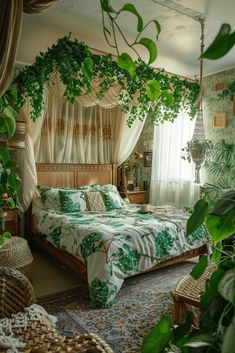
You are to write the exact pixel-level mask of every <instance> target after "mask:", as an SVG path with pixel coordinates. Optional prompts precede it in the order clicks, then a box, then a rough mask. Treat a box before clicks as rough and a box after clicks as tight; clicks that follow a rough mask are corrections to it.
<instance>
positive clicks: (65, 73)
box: [14, 35, 199, 125]
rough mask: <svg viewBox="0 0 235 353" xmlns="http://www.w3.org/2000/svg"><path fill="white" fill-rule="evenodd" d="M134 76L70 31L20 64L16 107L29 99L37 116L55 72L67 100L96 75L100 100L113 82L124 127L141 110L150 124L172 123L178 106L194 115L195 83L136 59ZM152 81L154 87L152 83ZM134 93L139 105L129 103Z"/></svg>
mask: <svg viewBox="0 0 235 353" xmlns="http://www.w3.org/2000/svg"><path fill="white" fill-rule="evenodd" d="M136 65H137V66H136V72H135V76H134V77H130V75H129V74H128V73H127V72H126V71H125V70H122V69H121V68H120V67H118V65H117V63H116V62H115V61H113V60H112V57H111V55H110V54H108V55H103V56H101V55H96V54H93V53H92V52H91V51H90V50H89V48H88V47H87V45H85V44H84V43H82V42H79V41H78V40H77V39H75V40H71V38H70V35H69V36H65V37H63V38H60V39H59V40H58V41H57V43H56V44H54V45H53V46H52V47H51V48H49V49H48V50H47V51H46V52H45V53H40V54H39V55H38V56H37V57H36V60H35V63H34V64H33V65H32V66H27V67H25V68H23V69H22V70H21V71H20V72H19V73H18V75H17V76H16V77H15V79H14V84H15V85H16V87H17V91H18V95H17V97H18V103H17V106H18V107H21V106H22V105H23V104H24V102H25V100H26V98H27V97H29V101H30V105H31V118H32V119H33V120H35V119H37V118H38V117H39V116H40V114H41V111H42V109H43V85H44V84H45V83H46V82H47V81H49V80H50V77H51V76H52V75H53V73H55V72H58V73H59V75H60V79H61V81H62V83H63V84H64V85H65V87H66V89H65V92H64V96H65V97H66V98H67V100H68V101H69V102H71V103H73V102H74V101H75V97H76V96H80V95H82V94H83V92H84V88H85V90H86V94H87V93H89V92H90V91H91V90H92V86H91V82H92V80H93V79H94V78H98V79H100V84H99V91H98V92H97V93H96V94H97V98H102V97H103V96H104V94H105V93H106V92H108V90H109V88H110V87H112V86H113V85H114V84H116V83H117V82H118V84H119V85H120V87H121V90H120V93H119V101H120V105H121V107H122V110H123V111H125V112H127V111H129V110H130V109H131V111H130V118H129V121H128V125H131V124H132V123H133V121H134V120H135V119H137V118H139V119H143V118H144V117H145V115H146V113H147V112H149V116H150V117H151V119H152V121H153V123H161V122H163V121H165V120H168V121H173V120H174V119H175V118H176V117H177V116H178V114H179V112H180V110H181V109H185V110H187V111H188V113H189V115H190V116H191V117H194V116H195V114H196V107H195V102H196V99H197V96H198V93H199V85H198V83H197V82H189V81H188V80H186V79H181V78H179V77H178V76H173V75H172V76H170V75H168V74H166V73H165V72H164V71H163V70H162V71H158V72H157V71H155V70H154V69H153V68H151V67H150V66H148V65H147V64H146V63H145V62H143V61H142V60H140V59H139V60H137V61H136ZM156 81H157V83H158V84H157V87H156ZM136 94H138V101H139V103H140V105H139V107H131V108H130V103H131V102H132V101H133V98H134V97H135V96H136Z"/></svg>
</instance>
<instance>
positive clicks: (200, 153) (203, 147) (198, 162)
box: [182, 140, 213, 184]
mask: <svg viewBox="0 0 235 353" xmlns="http://www.w3.org/2000/svg"><path fill="white" fill-rule="evenodd" d="M212 147H213V144H212V142H211V141H210V140H202V141H199V140H191V141H189V142H187V146H186V147H184V148H182V151H183V155H182V158H183V159H184V160H186V161H188V162H189V163H190V162H192V161H193V162H194V163H195V180H194V182H195V183H196V184H200V169H201V167H202V165H203V163H204V162H205V159H206V156H207V153H208V152H209V150H211V148H212Z"/></svg>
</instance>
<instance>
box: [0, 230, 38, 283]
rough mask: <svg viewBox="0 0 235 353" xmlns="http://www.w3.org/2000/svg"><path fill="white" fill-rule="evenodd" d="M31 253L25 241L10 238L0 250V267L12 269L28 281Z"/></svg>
mask: <svg viewBox="0 0 235 353" xmlns="http://www.w3.org/2000/svg"><path fill="white" fill-rule="evenodd" d="M32 261H33V256H32V253H31V251H30V249H29V246H28V243H27V240H26V239H24V238H21V237H11V238H9V239H7V240H6V242H5V243H4V245H3V246H2V247H1V248H0V266H5V267H13V268H15V269H17V270H19V271H21V272H22V273H24V275H25V276H26V277H28V278H29V279H30V278H31V263H32Z"/></svg>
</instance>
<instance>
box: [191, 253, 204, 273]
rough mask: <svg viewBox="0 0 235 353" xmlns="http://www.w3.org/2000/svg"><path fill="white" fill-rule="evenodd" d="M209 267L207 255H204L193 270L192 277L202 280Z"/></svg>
mask: <svg viewBox="0 0 235 353" xmlns="http://www.w3.org/2000/svg"><path fill="white" fill-rule="evenodd" d="M207 266H208V259H207V255H203V256H202V257H201V258H200V260H199V262H198V263H197V264H196V265H195V266H194V268H193V269H192V271H191V273H190V275H191V276H193V278H195V279H198V278H200V277H201V275H202V274H203V273H204V271H205V269H206V267H207Z"/></svg>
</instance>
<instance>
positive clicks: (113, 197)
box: [104, 191, 123, 211]
mask: <svg viewBox="0 0 235 353" xmlns="http://www.w3.org/2000/svg"><path fill="white" fill-rule="evenodd" d="M104 199H105V204H106V207H107V210H108V211H111V210H114V209H115V208H121V207H122V206H123V200H122V198H121V196H120V195H119V194H116V193H114V192H113V191H108V192H104Z"/></svg>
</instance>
